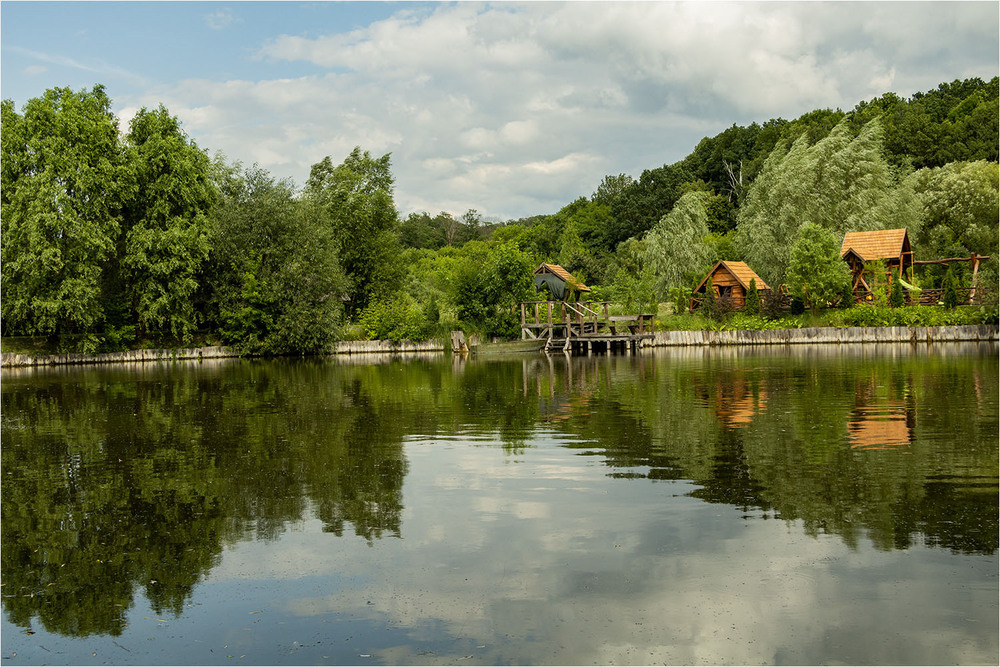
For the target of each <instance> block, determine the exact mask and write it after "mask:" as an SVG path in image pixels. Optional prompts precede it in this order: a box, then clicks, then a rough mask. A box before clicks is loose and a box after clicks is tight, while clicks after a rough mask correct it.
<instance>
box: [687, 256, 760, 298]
mask: <svg viewBox="0 0 1000 667" xmlns="http://www.w3.org/2000/svg"><path fill="white" fill-rule="evenodd" d="M709 278H711V279H712V287H713V291H714V292H715V297H716V298H729V299H732V301H733V306H734V307H735V308H743V306H744V305H745V304H746V299H747V291H748V290H749V289H750V281H751V280H755V281H757V291H758V292H765V291H770V289H771V288H770V287H769V286H768V284H767V283H765V282H764V281H763V280H762V279H761V277H760V276H758V275H757V274H756V273H754V270H753V269H751V268H750V267H749V266H747V264H746V262H730V261H728V260H724V259H722V260H719V261H718V262H716V264H715V266H713V267H712V270H711V271H709V272H708V275H707V276H705V279H704V280H702V281H701V283H700V284H699V285H698V287H696V288H695V290H694V294H695V297H697V296H698V294H699V293H700V294H705V288H706V285H707V284H708V279H709Z"/></svg>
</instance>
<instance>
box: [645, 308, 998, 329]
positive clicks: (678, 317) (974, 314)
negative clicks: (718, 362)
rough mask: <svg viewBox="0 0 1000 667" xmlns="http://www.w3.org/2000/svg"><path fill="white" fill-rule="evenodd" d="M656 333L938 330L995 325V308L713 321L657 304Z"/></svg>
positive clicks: (737, 315) (889, 310)
mask: <svg viewBox="0 0 1000 667" xmlns="http://www.w3.org/2000/svg"><path fill="white" fill-rule="evenodd" d="M659 313H660V314H658V315H657V318H656V330H657V331H713V330H716V331H717V330H722V329H725V330H747V331H766V330H772V329H804V328H808V327H940V326H963V325H974V324H997V322H998V318H997V307H996V306H992V307H990V306H978V305H977V306H959V307H957V308H955V309H952V310H948V309H946V308H942V307H938V306H904V307H902V308H890V307H888V306H867V305H859V306H855V307H853V308H849V309H846V310H838V309H829V310H821V311H820V312H819V313H818V314H816V315H813V314H812V313H809V312H805V313H802V314H800V315H791V314H788V313H785V314H783V315H782V316H781V317H778V318H767V317H764V316H763V315H747V314H746V313H742V312H733V313H729V314H728V315H726V316H724V317H722V318H720V319H713V318H710V317H706V316H704V315H701V314H697V313H679V314H674V313H672V312H671V311H670V306H669V305H668V304H660V309H659Z"/></svg>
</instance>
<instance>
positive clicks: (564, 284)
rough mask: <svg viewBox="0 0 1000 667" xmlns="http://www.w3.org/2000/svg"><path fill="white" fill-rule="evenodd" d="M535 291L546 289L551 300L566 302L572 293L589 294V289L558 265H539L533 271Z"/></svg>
mask: <svg viewBox="0 0 1000 667" xmlns="http://www.w3.org/2000/svg"><path fill="white" fill-rule="evenodd" d="M534 280H535V290H536V291H542V290H543V289H548V291H549V292H550V293H551V294H552V298H553V299H558V300H559V301H566V300H569V299H571V298H572V295H573V293H574V292H575V293H580V292H589V291H590V288H589V287H587V286H586V285H584V284H583V283H582V282H580V281H579V280H577V279H576V278H574V277H573V276H572V275H571V274H570V272H569V271H567V270H566V269H564V268H563V267H561V266H559V265H558V264H545V263H542V264H539V265H538V268H537V269H535V277H534Z"/></svg>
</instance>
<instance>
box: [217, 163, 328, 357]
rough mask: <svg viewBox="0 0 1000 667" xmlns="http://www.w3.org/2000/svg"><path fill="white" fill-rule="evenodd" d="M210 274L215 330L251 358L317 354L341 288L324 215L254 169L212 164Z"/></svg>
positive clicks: (325, 343)
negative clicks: (215, 199)
mask: <svg viewBox="0 0 1000 667" xmlns="http://www.w3.org/2000/svg"><path fill="white" fill-rule="evenodd" d="M216 169H217V171H218V175H217V177H216V178H217V181H218V182H219V187H220V193H221V196H220V200H219V203H218V204H217V206H216V207H215V209H214V211H213V215H212V226H211V238H210V243H211V247H212V250H211V259H210V266H209V273H210V275H211V282H212V284H213V285H214V288H215V289H214V293H213V296H212V299H213V302H214V308H213V311H214V316H215V321H216V326H217V327H219V329H220V330H221V332H222V334H223V336H224V338H225V339H226V341H227V342H229V343H230V344H232V345H234V346H236V347H238V348H240V349H242V350H243V351H245V352H250V353H265V354H283V353H289V352H322V351H324V350H326V349H327V348H328V347H329V345H330V344H331V343H332V342H333V341H334V340H336V339H337V337H338V333H339V327H340V325H341V323H342V319H343V297H344V296H345V294H346V293H347V287H348V283H347V280H346V278H345V277H344V275H343V271H342V270H341V267H340V264H339V262H338V260H337V248H338V246H339V243H338V242H337V239H336V238H335V236H334V230H333V229H331V228H330V226H329V224H328V219H327V217H326V213H325V211H324V210H322V209H321V207H320V206H319V205H318V204H317V203H316V202H315V201H312V200H309V199H304V200H303V199H299V198H297V197H296V196H295V189H294V187H293V186H292V184H291V182H289V181H276V180H275V179H274V178H273V177H271V176H270V175H269V174H268V173H267V172H265V171H264V170H263V169H260V168H259V167H257V166H254V167H251V168H249V169H244V168H243V167H242V166H241V165H235V166H232V167H228V166H225V165H220V164H217V165H216Z"/></svg>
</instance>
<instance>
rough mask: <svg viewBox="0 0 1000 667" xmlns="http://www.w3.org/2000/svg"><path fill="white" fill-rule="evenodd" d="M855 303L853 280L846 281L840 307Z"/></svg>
mask: <svg viewBox="0 0 1000 667" xmlns="http://www.w3.org/2000/svg"><path fill="white" fill-rule="evenodd" d="M853 305H854V287H853V286H852V285H851V281H850V280H848V281H847V282H846V283H844V287H843V291H842V292H841V294H840V307H841V308H850V307H852V306H853Z"/></svg>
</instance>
